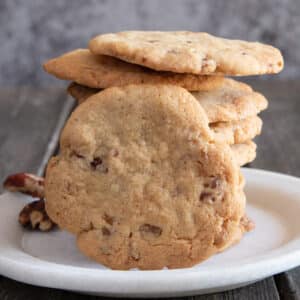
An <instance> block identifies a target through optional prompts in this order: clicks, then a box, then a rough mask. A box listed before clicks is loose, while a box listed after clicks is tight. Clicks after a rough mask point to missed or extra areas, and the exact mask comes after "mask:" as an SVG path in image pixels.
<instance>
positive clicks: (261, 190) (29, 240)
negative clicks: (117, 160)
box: [0, 169, 300, 297]
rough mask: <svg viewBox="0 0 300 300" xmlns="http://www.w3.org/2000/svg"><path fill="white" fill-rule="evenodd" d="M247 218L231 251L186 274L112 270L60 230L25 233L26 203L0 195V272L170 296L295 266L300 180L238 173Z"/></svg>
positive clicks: (96, 290) (68, 285)
mask: <svg viewBox="0 0 300 300" xmlns="http://www.w3.org/2000/svg"><path fill="white" fill-rule="evenodd" d="M243 173H244V174H245V176H246V180H247V187H246V194H247V199H248V204H247V213H248V215H249V216H250V217H251V218H252V219H253V220H254V221H255V223H256V229H255V230H254V231H252V232H250V233H248V234H246V235H245V237H244V238H243V239H242V241H241V242H240V243H239V244H237V245H236V246H234V247H232V248H230V249H228V250H226V251H225V252H223V253H220V254H218V255H215V256H213V257H212V258H210V259H208V260H207V261H205V262H203V263H202V264H199V265H197V266H195V267H193V268H189V269H177V270H167V269H165V270H159V271H139V270H131V271H113V270H110V269H107V268H105V267H103V266H101V265H98V264H96V263H94V262H92V261H91V260H89V259H87V258H86V257H84V256H83V255H81V254H80V252H79V251H78V250H77V249H76V246H75V238H74V237H73V236H72V235H70V234H68V233H66V232H62V231H58V230H57V231H55V232H52V233H38V232H28V231H24V230H23V229H22V228H21V227H20V226H19V225H18V224H17V215H18V212H19V210H20V209H21V207H22V206H23V205H24V203H25V202H26V201H28V200H30V198H28V197H25V196H23V195H20V194H11V193H6V194H3V195H2V196H1V197H0V205H1V206H0V273H1V274H2V275H4V276H7V277H10V278H12V279H15V280H18V281H22V282H26V283H30V284H34V285H39V286H46V287H53V288H59V289H65V290H72V291H78V292H81V293H88V294H97V295H108V296H118V297H167V296H168V297H170V296H183V295H193V294H194V295H195V294H204V293H211V292H217V291H224V290H228V289H232V288H235V287H239V286H243V285H246V284H249V283H252V282H254V281H257V280H260V279H263V278H265V277H267V276H270V275H273V274H275V273H279V272H282V271H285V270H288V269H290V268H293V267H296V266H298V265H300V218H299V211H300V179H298V178H295V177H291V176H287V175H281V174H276V173H272V172H266V171H261V170H255V169H244V170H243Z"/></svg>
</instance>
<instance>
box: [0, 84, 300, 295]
mask: <svg viewBox="0 0 300 300" xmlns="http://www.w3.org/2000/svg"><path fill="white" fill-rule="evenodd" d="M250 83H251V84H252V86H253V87H254V88H255V89H257V90H258V91H260V92H262V93H263V94H264V95H265V96H266V97H267V98H268V100H269V108H268V110H267V111H265V112H263V113H262V114H261V116H262V118H263V120H264V127H263V133H262V135H261V136H260V137H258V138H257V139H256V141H257V144H258V153H257V159H256V160H255V161H254V162H253V163H252V164H251V167H255V168H261V169H267V170H272V171H277V172H283V173H287V174H291V175H295V176H299V177H300V80H299V81H277V80H276V79H275V80H273V79H272V80H263V79H261V80H256V79H255V80H251V81H250ZM73 106H74V103H73V101H72V100H71V99H69V98H68V97H67V96H66V93H65V91H64V90H62V89H57V88H44V89H41V88H40V89H35V88H29V87H22V88H0V141H1V143H0V180H1V181H2V180H3V179H4V178H5V177H6V176H7V175H9V174H12V173H16V172H22V171H27V172H33V173H37V174H42V173H43V170H44V167H45V164H46V163H47V160H48V158H49V157H50V156H51V155H52V153H53V152H54V151H55V149H56V146H57V140H58V136H59V132H60V130H61V128H62V126H63V124H64V122H65V120H66V118H67V117H68V115H69V113H70V111H71V110H72V108H73ZM0 191H1V189H0ZM256 230H260V229H259V228H257V229H256ZM187 298H189V299H199V300H200V299H201V300H202V299H215V300H219V299H272V300H273V299H289V300H291V299H300V267H299V268H296V269H293V270H291V271H289V272H285V273H282V274H278V275H275V276H273V277H270V278H267V279H265V280H262V281H259V282H257V283H254V284H252V285H249V286H246V287H243V288H239V289H236V290H232V291H227V292H223V293H217V294H210V295H202V296H196V295H195V296H193V297H186V299H187ZM0 299H7V300H10V299H14V300H19V299H31V300H34V299H53V300H56V299H57V300H58V299H74V300H75V299H101V298H99V297H92V296H84V295H79V294H75V293H71V292H66V291H62V290H55V289H49V288H41V287H35V286H31V285H26V284H23V283H19V282H16V281H14V280H11V279H8V278H5V277H4V276H2V277H0Z"/></svg>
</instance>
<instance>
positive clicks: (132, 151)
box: [45, 85, 245, 269]
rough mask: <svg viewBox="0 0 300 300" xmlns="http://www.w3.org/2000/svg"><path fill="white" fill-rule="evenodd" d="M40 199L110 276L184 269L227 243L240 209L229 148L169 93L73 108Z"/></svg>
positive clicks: (95, 100)
mask: <svg viewBox="0 0 300 300" xmlns="http://www.w3.org/2000/svg"><path fill="white" fill-rule="evenodd" d="M45 193H46V198H47V202H46V210H47V213H48V214H49V216H50V217H51V218H52V219H53V220H54V221H55V222H56V223H57V224H58V225H59V226H60V227H61V228H62V229H66V230H68V231H70V232H72V233H74V234H76V235H77V244H78V247H79V249H80V250H81V251H82V252H83V253H84V254H86V255H87V256H89V257H91V258H92V259H94V260H95V261H97V262H99V263H102V264H104V265H106V266H108V267H110V268H113V269H130V268H140V269H161V268H163V267H168V268H183V267H189V266H193V265H195V264H197V263H199V262H201V261H203V260H204V259H206V258H208V257H209V256H211V255H213V254H214V253H217V252H218V251H220V250H221V249H222V250H223V249H225V248H226V247H228V246H230V245H231V244H232V241H233V237H235V236H236V232H237V230H240V227H241V218H242V217H243V216H244V207H245V199H244V197H240V196H241V193H242V191H241V189H240V173H239V167H238V165H237V164H236V161H235V158H234V156H233V153H232V151H231V150H230V148H229V146H228V145H226V144H219V143H214V140H213V134H212V132H211V130H210V129H209V127H208V119H207V117H206V114H205V112H204V111H203V109H202V108H201V106H200V105H199V103H198V102H197V101H196V100H195V98H194V97H193V96H192V95H191V94H190V93H189V92H187V91H186V90H185V89H183V88H180V87H176V86H171V85H129V86H125V87H121V88H116V87H115V88H109V89H105V90H103V91H102V92H100V93H97V94H95V95H93V96H91V97H90V98H89V99H88V100H87V101H86V102H84V103H83V104H82V105H80V106H78V107H77V108H76V109H75V111H74V112H73V113H72V115H71V117H70V119H69V120H68V122H67V124H66V127H65V128H64V130H63V133H62V136H61V140H60V154H59V155H58V156H57V157H54V158H52V159H51V160H50V162H49V164H48V167H47V172H46V180H45ZM62 199H63V201H62Z"/></svg>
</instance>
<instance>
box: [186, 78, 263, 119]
mask: <svg viewBox="0 0 300 300" xmlns="http://www.w3.org/2000/svg"><path fill="white" fill-rule="evenodd" d="M192 94H193V95H194V97H195V98H196V99H197V100H198V101H199V102H200V104H201V105H202V107H203V108H204V110H205V112H206V113H207V116H208V119H209V122H210V123H215V122H230V121H237V120H242V119H246V118H248V117H252V116H255V115H257V114H258V113H259V112H261V111H262V110H264V109H266V108H267V106H268V101H267V99H266V98H265V97H264V96H263V95H262V94H260V93H257V92H254V91H253V90H252V88H251V87H250V86H249V85H247V84H245V83H242V82H239V81H236V80H233V79H229V78H226V79H224V80H223V83H222V85H220V86H219V87H218V88H216V89H214V90H212V91H209V92H192Z"/></svg>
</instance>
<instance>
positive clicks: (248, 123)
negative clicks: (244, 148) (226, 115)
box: [209, 116, 263, 145]
mask: <svg viewBox="0 0 300 300" xmlns="http://www.w3.org/2000/svg"><path fill="white" fill-rule="evenodd" d="M262 124H263V122H262V120H261V118H259V117H258V116H254V117H248V118H246V119H242V120H238V121H231V122H218V123H210V124H209V127H210V128H211V129H212V130H213V132H214V134H215V140H217V141H219V142H224V143H228V144H230V145H231V144H241V143H244V142H246V141H249V140H252V139H253V138H255V137H256V136H257V135H259V134H260V133H261V129H262Z"/></svg>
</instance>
